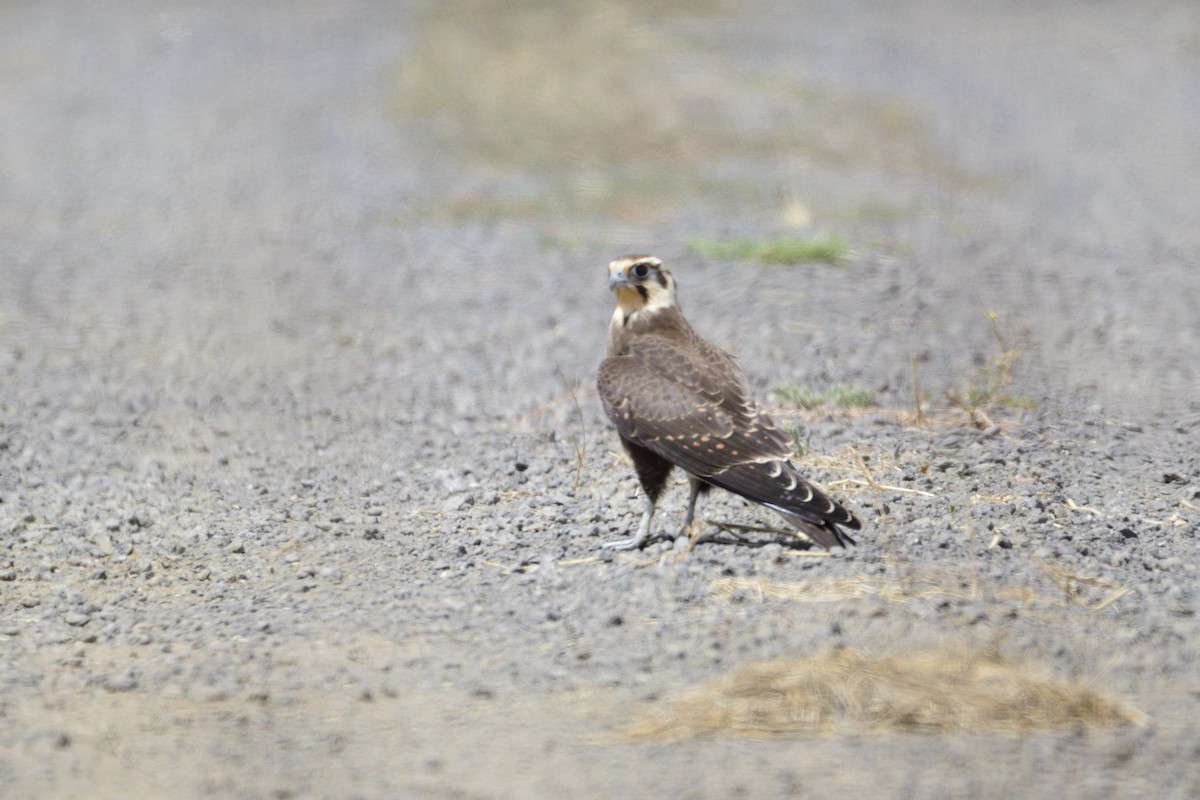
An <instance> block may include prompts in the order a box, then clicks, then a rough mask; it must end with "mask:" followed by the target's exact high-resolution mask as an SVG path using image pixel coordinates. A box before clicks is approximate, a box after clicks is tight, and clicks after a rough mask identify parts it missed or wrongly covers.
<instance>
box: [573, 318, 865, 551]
mask: <svg viewBox="0 0 1200 800" xmlns="http://www.w3.org/2000/svg"><path fill="white" fill-rule="evenodd" d="M597 385H598V388H599V390H600V398H601V400H602V402H603V403H604V408H605V411H606V412H607V413H608V416H609V418H610V419H611V420H612V421H613V422H614V423H615V424H616V426H617V430H618V432H619V433H620V434H621V436H623V437H625V438H626V439H629V440H630V441H632V442H634V443H636V444H638V445H640V446H641V447H645V448H647V449H649V450H651V451H653V452H655V453H657V454H659V455H660V456H662V457H663V458H666V459H667V460H669V461H670V462H671V463H673V464H675V465H677V466H679V467H682V468H683V469H685V470H687V471H688V472H690V473H692V474H693V475H696V476H697V477H700V478H703V479H705V480H706V481H708V482H709V483H711V484H713V485H715V486H720V487H721V488H723V489H727V490H728V491H731V492H734V493H736V494H739V495H741V496H743V497H745V498H747V499H748V500H752V501H754V502H757V503H762V504H764V505H766V506H768V507H770V508H772V509H774V510H775V511H778V512H779V513H781V514H783V515H784V517H785V518H786V519H788V520H789V521H790V522H792V523H793V524H795V525H797V527H801V529H802V530H805V532H806V533H810V535H811V534H812V531H810V530H808V529H809V528H810V527H814V528H817V529H820V531H822V532H823V533H824V534H826V535H821V534H818V535H814V536H813V538H814V539H816V540H817V541H818V543H819V544H822V545H824V546H826V547H828V546H830V544H844V543H846V542H844V541H843V539H845V540H849V537H847V536H845V534H841V533H840V532H838V531H837V529H836V527H834V526H835V525H846V526H847V527H851V528H858V527H859V526H860V524H859V522H858V520H857V519H856V518H855V517H854V515H853V514H851V513H850V512H848V511H846V510H845V509H844V508H842V507H841V506H840V505H838V504H837V503H836V502H834V501H832V500H830V499H829V498H828V497H826V496H825V495H823V494H822V493H821V492H820V491H819V490H817V489H816V488H814V487H813V486H812V485H811V484H809V483H808V482H807V481H805V480H804V479H803V478H802V477H800V475H799V474H798V473H797V472H796V470H795V468H794V467H793V466H792V465H791V463H790V462H789V461H788V456H789V455H790V454H791V446H790V443H789V441H788V438H787V436H786V435H785V434H784V433H783V432H782V431H780V430H779V429H778V428H777V427H776V426H775V423H774V421H773V420H772V419H771V418H770V416H769V415H768V414H766V413H765V412H763V411H762V410H761V409H760V408H759V407H758V405H757V403H755V402H754V400H753V399H752V398H751V397H750V395H749V392H748V390H747V388H746V381H745V377H744V376H743V375H742V372H741V370H740V369H739V368H738V366H737V364H736V363H735V362H734V361H733V358H732V357H731V356H729V355H728V354H727V353H725V352H724V351H723V350H720V349H719V348H716V347H714V346H713V345H711V344H709V343H708V342H704V341H703V340H692V341H680V340H677V339H674V338H666V337H660V336H653V335H648V336H641V337H638V339H637V340H636V341H635V342H631V343H630V346H629V347H628V348H627V350H626V352H625V354H623V355H619V356H612V357H609V358H607V359H605V360H604V361H603V362H602V363H601V364H600V374H599V380H598V382H597ZM802 523H807V524H802ZM849 541H850V542H851V543H852V541H853V540H849Z"/></svg>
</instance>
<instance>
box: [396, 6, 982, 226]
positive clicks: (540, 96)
mask: <svg viewBox="0 0 1200 800" xmlns="http://www.w3.org/2000/svg"><path fill="white" fill-rule="evenodd" d="M722 13H723V12H722V4H721V3H720V2H717V1H716V0H704V1H703V2H700V3H683V2H680V0H666V2H663V3H656V4H651V5H647V4H644V3H635V2H632V0H616V1H615V2H610V3H604V4H591V3H585V2H582V0H562V1H561V2H548V1H547V0H523V1H522V2H517V3H506V4H496V3H487V2H484V1H483V0H459V1H458V2H452V3H438V4H434V5H432V6H430V10H429V11H428V12H427V13H426V14H424V15H422V16H421V17H420V19H419V28H418V29H417V30H416V31H414V32H413V35H412V41H413V42H414V43H415V44H414V47H413V49H412V50H411V51H410V53H409V55H408V57H407V58H406V59H405V61H404V62H403V63H402V65H401V67H400V69H399V73H398V80H397V84H396V87H397V89H396V103H395V108H396V113H397V118H398V123H399V124H400V125H403V126H404V127H405V128H406V129H410V130H411V129H413V128H414V127H419V128H420V129H422V130H424V131H425V132H426V133H427V134H428V135H429V136H430V138H431V139H432V140H433V141H435V142H436V143H437V145H438V146H439V147H441V148H442V149H444V150H445V151H446V152H447V153H448V154H449V155H451V156H453V157H455V158H467V159H470V160H472V161H473V162H474V164H473V165H474V166H475V167H477V168H479V167H482V168H483V169H485V170H486V169H488V168H492V169H494V170H495V174H497V175H503V174H510V175H511V174H514V173H517V174H520V173H522V172H524V173H527V174H537V175H541V176H546V175H551V176H554V177H555V178H556V179H558V180H560V181H561V183H560V185H559V187H558V190H557V191H556V192H550V193H547V192H544V191H541V190H538V192H536V193H532V192H531V193H530V194H528V195H526V196H517V195H516V194H514V192H512V191H511V190H509V191H505V192H503V193H498V194H497V195H496V196H495V197H487V196H474V197H464V198H459V200H458V201H457V202H456V203H455V204H454V208H452V209H451V211H452V212H453V213H457V214H520V215H529V214H532V213H556V212H559V211H562V210H567V211H570V210H576V211H596V210H600V211H606V212H613V213H616V214H618V215H621V216H631V217H636V218H638V219H642V220H644V219H646V218H647V216H648V215H652V214H653V213H655V212H656V211H664V210H668V209H670V208H671V207H673V205H674V204H675V203H677V202H679V201H680V199H681V198H684V197H688V196H690V195H692V194H695V193H702V192H705V191H706V190H707V191H710V192H717V191H719V192H721V193H722V194H728V193H729V191H730V189H731V187H730V186H728V185H726V183H725V182H723V181H721V180H720V179H716V178H713V177H712V176H711V174H710V173H709V171H708V170H707V169H704V167H705V165H707V164H709V163H711V161H712V160H713V159H715V158H719V157H720V156H721V155H723V154H726V153H736V154H737V155H738V156H739V157H741V158H747V157H749V158H753V157H760V158H769V159H772V160H773V161H777V160H780V159H788V158H803V159H806V160H809V161H813V162H818V163H832V164H839V165H841V164H848V165H852V166H863V167H868V168H873V169H883V170H885V171H888V172H893V173H900V174H910V175H920V176H930V175H932V176H935V177H939V178H945V179H951V180H953V179H956V178H959V179H963V180H966V178H963V177H962V175H961V173H960V171H959V170H957V169H956V168H954V167H953V166H951V165H949V164H948V163H947V162H946V160H945V159H944V158H943V157H942V156H941V155H939V154H938V153H937V152H936V150H935V148H934V147H933V146H932V144H931V143H930V140H929V137H928V135H927V134H926V132H925V130H924V127H923V125H922V124H921V122H920V121H919V120H918V118H917V117H916V115H915V114H913V113H912V112H911V111H910V110H908V109H907V108H905V107H903V106H901V105H899V104H898V103H895V102H892V101H888V100H886V99H879V98H874V97H866V96H857V95H850V94H847V93H844V92H840V91H832V90H830V89H827V88H824V87H819V86H813V85H809V84H804V83H801V82H798V81H796V80H795V79H792V78H788V77H786V76H782V75H779V74H778V73H775V72H772V73H764V72H759V71H755V69H754V68H752V67H751V66H750V65H740V64H738V63H736V62H732V61H730V60H728V59H724V58H722V57H721V56H720V55H719V54H720V49H719V48H716V49H714V48H706V47H705V44H704V42H703V41H701V40H702V39H703V36H704V35H705V34H704V33H703V32H704V30H706V28H710V27H711V28H712V30H716V31H719V30H720V26H719V24H718V25H715V26H707V25H706V18H709V17H711V18H713V19H714V20H719V19H720V17H721V15H722ZM714 35H717V36H719V35H720V34H719V33H716V34H714ZM703 52H711V53H714V55H710V56H706V57H703V58H697V57H694V54H696V53H703ZM718 184H719V185H718Z"/></svg>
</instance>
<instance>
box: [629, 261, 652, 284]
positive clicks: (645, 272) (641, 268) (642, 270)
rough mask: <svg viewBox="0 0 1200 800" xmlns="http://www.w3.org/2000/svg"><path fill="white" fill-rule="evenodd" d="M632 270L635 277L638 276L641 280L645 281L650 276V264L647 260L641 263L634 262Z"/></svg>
mask: <svg viewBox="0 0 1200 800" xmlns="http://www.w3.org/2000/svg"><path fill="white" fill-rule="evenodd" d="M630 272H632V273H633V277H635V278H637V279H638V280H639V281H644V280H646V278H649V277H650V265H649V264H647V263H646V262H645V261H643V262H642V263H640V264H634V265H633V269H631V270H630Z"/></svg>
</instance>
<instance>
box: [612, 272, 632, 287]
mask: <svg viewBox="0 0 1200 800" xmlns="http://www.w3.org/2000/svg"><path fill="white" fill-rule="evenodd" d="M632 283H633V281H631V280H629V276H627V275H626V274H625V271H624V270H617V271H616V272H612V273H609V276H608V290H609V291H610V292H615V291H616V290H617V289H620V288H621V287H622V286H629V285H631V284H632Z"/></svg>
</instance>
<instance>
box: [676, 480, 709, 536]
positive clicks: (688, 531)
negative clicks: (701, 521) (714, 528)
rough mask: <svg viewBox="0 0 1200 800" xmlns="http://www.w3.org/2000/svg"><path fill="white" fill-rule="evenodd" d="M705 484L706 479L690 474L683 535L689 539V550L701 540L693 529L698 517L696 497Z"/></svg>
mask: <svg viewBox="0 0 1200 800" xmlns="http://www.w3.org/2000/svg"><path fill="white" fill-rule="evenodd" d="M703 486H704V481H702V480H700V479H699V478H697V477H696V476H694V475H688V504H687V513H686V514H684V516H683V530H682V531H681V532H680V535H681V536H686V537H687V539H688V548H687V549H688V550H689V551H690V550H691V549H692V548H693V547H695V546H696V543H697V542H698V541H699V540H700V539H699V537H698V536H696V532H695V531H693V530H692V523H693V521H694V520H695V519H696V498H697V497H699V496H700V489H701V488H702V487H703Z"/></svg>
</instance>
